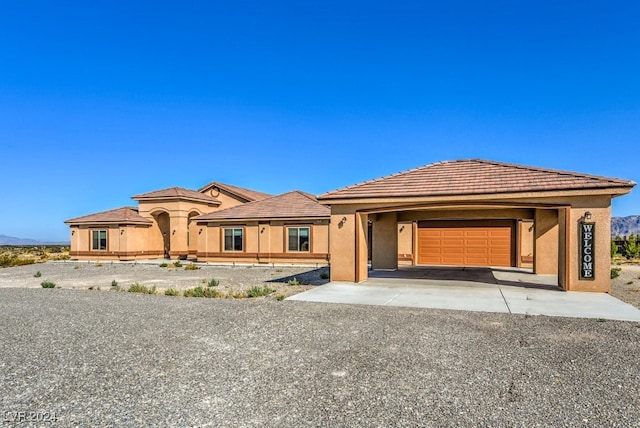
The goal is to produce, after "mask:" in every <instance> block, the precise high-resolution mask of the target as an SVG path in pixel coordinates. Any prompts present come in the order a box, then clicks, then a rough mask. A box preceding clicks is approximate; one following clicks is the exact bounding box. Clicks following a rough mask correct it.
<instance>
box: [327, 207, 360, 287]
mask: <svg viewBox="0 0 640 428" xmlns="http://www.w3.org/2000/svg"><path fill="white" fill-rule="evenodd" d="M329 236H330V237H331V241H330V246H329V248H330V251H329V253H330V254H331V280H332V281H348V282H355V281H356V270H355V269H356V266H355V264H356V216H355V208H352V207H350V206H333V207H331V225H330V228H329Z"/></svg>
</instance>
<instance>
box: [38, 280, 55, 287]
mask: <svg viewBox="0 0 640 428" xmlns="http://www.w3.org/2000/svg"><path fill="white" fill-rule="evenodd" d="M40 285H41V286H42V288H56V284H55V282H51V281H42V282H41V283H40Z"/></svg>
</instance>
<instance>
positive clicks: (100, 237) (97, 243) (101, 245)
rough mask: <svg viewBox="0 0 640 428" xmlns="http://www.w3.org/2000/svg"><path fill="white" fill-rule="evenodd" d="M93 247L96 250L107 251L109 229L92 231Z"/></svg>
mask: <svg viewBox="0 0 640 428" xmlns="http://www.w3.org/2000/svg"><path fill="white" fill-rule="evenodd" d="M91 249H92V250H94V251H106V249H107V231H106V230H92V231H91Z"/></svg>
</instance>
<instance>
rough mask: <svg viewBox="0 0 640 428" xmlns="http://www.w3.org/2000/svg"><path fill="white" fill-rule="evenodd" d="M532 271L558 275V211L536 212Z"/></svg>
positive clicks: (541, 210)
mask: <svg viewBox="0 0 640 428" xmlns="http://www.w3.org/2000/svg"><path fill="white" fill-rule="evenodd" d="M534 224H535V225H534V235H535V247H534V252H533V258H534V261H533V271H534V272H535V273H537V274H540V275H555V274H557V273H558V243H559V240H558V239H559V238H558V233H559V229H558V210H557V209H540V210H536V215H535V223H534Z"/></svg>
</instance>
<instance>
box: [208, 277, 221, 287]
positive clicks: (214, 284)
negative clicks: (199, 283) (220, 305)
mask: <svg viewBox="0 0 640 428" xmlns="http://www.w3.org/2000/svg"><path fill="white" fill-rule="evenodd" d="M218 285H220V281H218V280H217V279H215V278H212V279H211V280H209V282H208V283H207V287H209V288H211V287H217V286H218Z"/></svg>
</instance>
